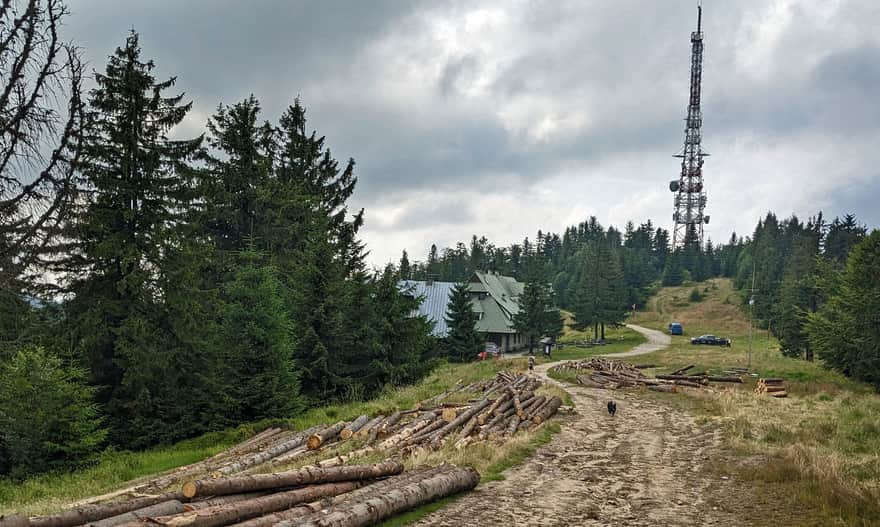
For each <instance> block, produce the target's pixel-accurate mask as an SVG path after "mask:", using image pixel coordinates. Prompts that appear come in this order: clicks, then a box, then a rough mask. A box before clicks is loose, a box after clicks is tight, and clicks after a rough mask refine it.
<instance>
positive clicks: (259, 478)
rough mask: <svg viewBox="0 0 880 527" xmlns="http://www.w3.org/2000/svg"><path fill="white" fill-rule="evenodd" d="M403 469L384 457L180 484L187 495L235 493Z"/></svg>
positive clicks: (375, 476) (363, 476) (389, 472)
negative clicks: (364, 462) (367, 462)
mask: <svg viewBox="0 0 880 527" xmlns="http://www.w3.org/2000/svg"><path fill="white" fill-rule="evenodd" d="M401 472H403V464H402V463H401V462H399V461H384V462H382V463H377V464H374V465H350V466H345V467H332V468H319V467H305V468H301V469H298V470H291V471H288V472H279V473H276V474H255V475H253V476H237V477H230V478H220V479H206V480H198V481H188V482H186V483H185V484H184V485H183V495H184V496H185V497H187V498H195V497H198V496H218V495H224V494H238V493H242V492H251V491H256V490H264V489H278V488H283V487H292V486H295V485H310V484H315V483H335V482H338V481H352V480H361V479H372V478H380V477H383V476H390V475H392V474H400V473H401Z"/></svg>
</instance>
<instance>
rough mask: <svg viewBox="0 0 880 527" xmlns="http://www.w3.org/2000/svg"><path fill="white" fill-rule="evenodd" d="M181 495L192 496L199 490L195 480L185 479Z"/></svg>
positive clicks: (188, 497)
mask: <svg viewBox="0 0 880 527" xmlns="http://www.w3.org/2000/svg"><path fill="white" fill-rule="evenodd" d="M181 492H183V496H184V497H185V498H187V499H190V498H194V497H195V495H196V494H198V492H199V485H198V483H196V482H195V481H187V482H186V483H184V484H183V489H182V490H181Z"/></svg>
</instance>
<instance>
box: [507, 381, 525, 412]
mask: <svg viewBox="0 0 880 527" xmlns="http://www.w3.org/2000/svg"><path fill="white" fill-rule="evenodd" d="M510 396H511V399H513V408H514V412H515V413H516V415H518V416H519V417H522V416H523V409H522V402H521V401H520V400H519V394H518V393H516V392H515V391H513V388H511V389H510Z"/></svg>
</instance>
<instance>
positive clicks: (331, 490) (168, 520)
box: [150, 481, 363, 527]
mask: <svg viewBox="0 0 880 527" xmlns="http://www.w3.org/2000/svg"><path fill="white" fill-rule="evenodd" d="M362 485H363V483H362V482H360V481H343V482H340V483H323V484H320V485H309V486H307V487H303V488H299V489H294V490H288V491H285V492H278V493H275V494H269V495H268V496H262V497H260V498H254V499H252V500H245V501H239V502H236V503H231V504H228V505H217V506H214V507H208V508H206V509H200V510H197V511H193V512H185V513H183V514H176V515H174V516H158V517H155V516H154V517H152V518H150V523H153V524H159V525H167V526H168V527H184V526H187V527H218V526H221V525H226V524H229V523H235V522H239V521H242V520H247V519H250V518H254V517H257V516H262V515H264V514H268V513H272V512H276V511H280V510H284V509H289V508H291V507H293V506H294V505H299V504H301V503H306V502H309V501H314V500H316V499H319V498H324V497H327V496H336V495H338V494H343V493H345V492H351V491H352V490H354V489H356V488H358V487H360V486H362Z"/></svg>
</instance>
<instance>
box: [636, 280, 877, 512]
mask: <svg viewBox="0 0 880 527" xmlns="http://www.w3.org/2000/svg"><path fill="white" fill-rule="evenodd" d="M694 290H696V291H698V293H699V295H701V296H703V297H704V298H702V299H701V300H699V301H692V300H689V298H690V297H691V294H692V291H694ZM740 306H741V300H740V298H739V296H738V294H737V293H736V292H735V291H734V290H733V288H732V284H731V282H730V280H727V279H715V280H709V281H707V282H704V283H699V284H691V285H686V286H681V287H673V288H663V289H661V290H660V291H659V292H658V294H657V295H656V296H654V297H653V298H652V299H651V300H650V301H649V303H648V305H647V308H646V309H645V310H643V311H640V312H638V313H636V314H635V316H634V317H632V319H631V322H633V323H636V324H640V325H643V326H646V327H652V328H656V329H665V328H666V326H667V324H668V323H669V322H671V321H677V322H681V323H682V325H683V326H684V330H685V334H684V335H683V336H673V337H672V345H671V346H670V347H669V348H668V349H666V350H663V351H660V352H657V353H653V354H651V355H647V356H644V357H642V358H641V359H640V360H641V361H643V362H651V363H654V364H656V365H657V366H658V368H656V369H655V370H653V371H654V372H660V371H663V372H668V371H672V370H674V369H676V368H679V367H683V366H686V365H688V364H695V368H694V370H695V371H703V370H708V371H710V372H712V371H716V372H720V371H723V370H727V369H730V368H731V367H737V366H738V367H746V366H747V365H748V361H749V358H748V355H749V353H748V350H749V344H748V342H749V321H748V317H747V313H744V312H743V310H742V309H741V307H740ZM706 333H710V334H715V335H718V336H724V337H729V338H731V339H732V340H733V343H732V346H731V347H730V348H722V347H706V346H692V345H691V344H690V343H689V339H690V337H692V336H696V335H701V334H706ZM751 371H752V372H753V373H754V374H756V376H760V377H783V378H785V381H786V385H787V388H788V392H789V394H790V395H789V397H788V398H787V399H772V398H765V397H756V396H754V395H753V393H752V388H753V387H754V383H755V379H756V377H751V378H750V379H749V381H748V382H747V383H746V384H745V385H743V386H741V387H727V388H723V389H720V390H718V391H716V392H715V393H703V392H701V393H700V394H699V396H698V397H689V398H682V397H680V396H674V395H673V396H666V397H660V398H661V399H664V400H666V401H668V402H669V403H671V404H675V405H677V406H679V407H681V408H684V409H687V410H688V411H691V412H694V413H696V414H697V415H699V416H701V418H702V419H703V420H704V421H706V422H710V423H717V424H718V425H719V426H720V428H721V429H722V431H723V432H724V445H725V447H726V448H725V454H724V458H722V459H720V460H719V466H718V467H717V470H718V471H719V473H721V474H723V475H725V476H728V477H734V478H736V479H738V480H739V481H741V482H742V483H743V489H744V490H748V491H749V492H748V494H749V496H750V497H751V500H740V503H741V504H742V505H741V507H742V508H743V512H744V513H746V515H755V516H762V517H765V519H766V518H773V519H774V521H775V522H776V524H779V525H874V524H875V523H873V522H875V521H876V518H878V517H880V505H878V499H880V397H878V396H877V394H876V393H874V391H873V390H871V389H870V387H868V386H866V385H863V384H860V383H856V382H853V381H850V380H848V379H847V378H845V377H843V376H842V375H839V374H837V373H834V372H831V371H829V370H826V369H824V368H823V367H821V365H820V364H818V363H808V362H806V361H802V360H797V359H790V358H786V357H783V356H782V355H781V354H780V353H779V350H778V344H777V342H776V340H775V339H774V338H772V337H769V336H768V333H767V328H766V327H765V328H755V330H754V333H753V340H752V360H751ZM657 395H658V396H659V395H661V394H657ZM798 511H800V512H798ZM798 514H802V515H803V516H802V517H798ZM766 523H767V524H769V523H771V522H770V521H767V522H766Z"/></svg>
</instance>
